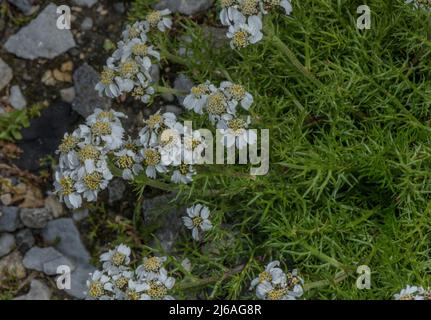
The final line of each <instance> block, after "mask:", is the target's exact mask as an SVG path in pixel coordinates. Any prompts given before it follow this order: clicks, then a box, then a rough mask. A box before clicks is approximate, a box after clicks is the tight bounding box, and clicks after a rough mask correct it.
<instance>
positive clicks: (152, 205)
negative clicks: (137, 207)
mask: <svg viewBox="0 0 431 320" xmlns="http://www.w3.org/2000/svg"><path fill="white" fill-rule="evenodd" d="M174 198H175V195H174V194H169V195H162V196H158V197H155V198H151V199H145V200H144V202H143V204H142V212H143V215H144V221H145V223H146V224H150V225H151V224H152V225H154V226H157V227H158V228H157V231H156V232H155V236H156V238H157V239H158V240H159V241H160V244H161V246H162V247H163V249H164V250H165V251H167V252H170V251H171V250H172V248H173V247H174V245H175V242H176V240H177V239H178V237H179V233H180V230H181V229H182V228H183V224H182V221H181V217H182V216H183V215H184V214H185V210H184V208H178V207H177V206H176V205H175V202H174V203H170V202H171V201H172V200H173V199H174ZM152 245H157V242H156V243H155V244H152Z"/></svg>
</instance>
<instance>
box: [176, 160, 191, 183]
mask: <svg viewBox="0 0 431 320" xmlns="http://www.w3.org/2000/svg"><path fill="white" fill-rule="evenodd" d="M195 174H196V170H195V169H194V168H193V166H192V165H190V164H181V165H179V166H178V167H177V168H176V169H175V170H174V172H173V174H172V177H171V181H172V182H173V183H177V184H179V183H182V184H189V183H190V182H192V181H193V176H194V175H195Z"/></svg>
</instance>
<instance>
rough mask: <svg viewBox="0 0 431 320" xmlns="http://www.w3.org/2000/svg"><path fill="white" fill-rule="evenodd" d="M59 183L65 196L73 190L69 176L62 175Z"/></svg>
mask: <svg viewBox="0 0 431 320" xmlns="http://www.w3.org/2000/svg"><path fill="white" fill-rule="evenodd" d="M59 183H60V185H61V193H62V194H63V195H65V196H68V195H70V194H72V193H73V191H75V188H74V187H73V180H72V179H71V178H69V177H63V178H61V179H60V181H59Z"/></svg>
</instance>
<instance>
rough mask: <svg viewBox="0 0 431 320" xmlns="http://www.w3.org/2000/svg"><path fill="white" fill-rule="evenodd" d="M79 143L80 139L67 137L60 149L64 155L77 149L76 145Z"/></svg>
mask: <svg viewBox="0 0 431 320" xmlns="http://www.w3.org/2000/svg"><path fill="white" fill-rule="evenodd" d="M77 143H78V139H77V138H76V137H74V136H65V137H64V138H63V140H62V141H61V144H60V146H59V147H58V149H59V150H60V152H62V153H67V152H69V151H71V150H72V149H73V148H75V147H76V144H77Z"/></svg>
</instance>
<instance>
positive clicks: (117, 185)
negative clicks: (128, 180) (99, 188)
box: [108, 179, 126, 204]
mask: <svg viewBox="0 0 431 320" xmlns="http://www.w3.org/2000/svg"><path fill="white" fill-rule="evenodd" d="M125 190H126V185H125V184H124V182H123V180H122V179H113V180H112V181H111V183H110V184H109V185H108V191H109V200H108V201H109V203H111V204H112V203H114V202H116V201H119V200H121V199H123V194H124V191H125Z"/></svg>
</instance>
